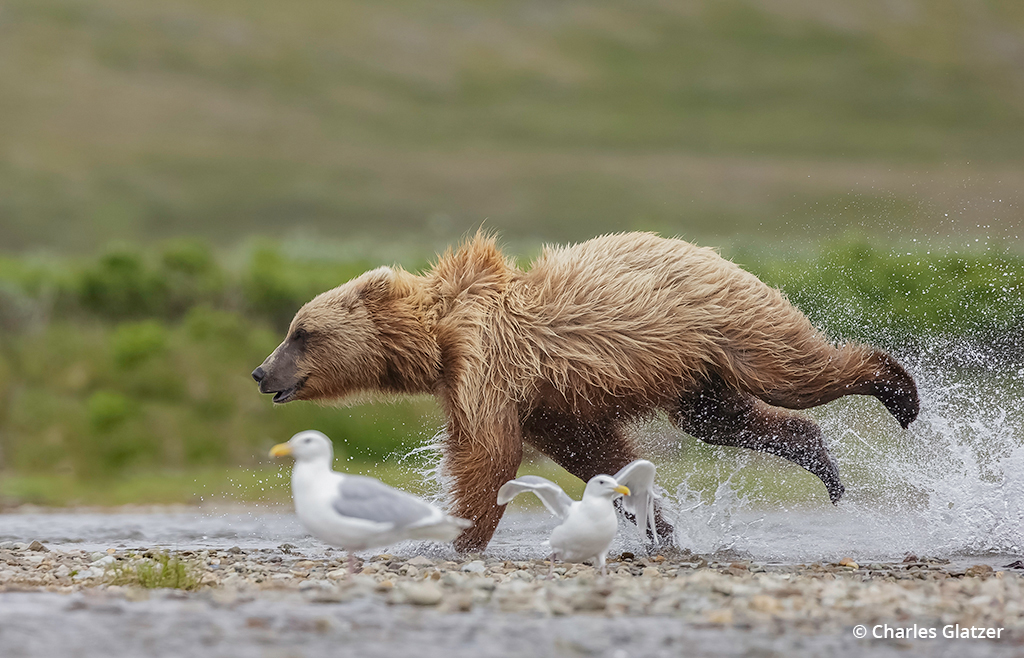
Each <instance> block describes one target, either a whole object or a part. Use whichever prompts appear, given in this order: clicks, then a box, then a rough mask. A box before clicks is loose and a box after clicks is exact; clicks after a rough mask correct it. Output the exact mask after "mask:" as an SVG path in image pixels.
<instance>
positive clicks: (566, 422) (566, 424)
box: [523, 408, 675, 543]
mask: <svg viewBox="0 0 1024 658" xmlns="http://www.w3.org/2000/svg"><path fill="white" fill-rule="evenodd" d="M523 438H524V439H525V440H526V441H528V442H529V443H530V445H532V446H534V447H535V448H537V449H538V450H540V451H541V452H543V453H544V454H545V455H547V456H548V457H550V458H551V459H553V460H555V462H557V463H558V465H559V466H561V467H562V468H564V469H565V470H567V471H569V472H570V473H572V474H573V475H575V476H576V477H578V478H579V479H581V480H583V481H584V482H586V481H588V480H589V479H590V478H592V477H594V476H595V475H614V474H615V473H618V472H619V470H620V469H622V467H623V466H625V465H626V464H628V463H629V462H631V461H633V460H634V459H639V458H640V454H639V452H638V451H637V449H636V447H635V446H634V445H633V443H632V442H631V441H630V440H629V437H628V436H626V433H625V432H624V431H623V427H622V422H621V421H620V420H619V419H616V418H609V419H591V420H584V419H580V418H577V417H576V416H573V415H571V414H567V413H564V412H561V411H553V410H551V409H544V408H541V409H538V410H536V411H534V412H533V413H532V414H530V416H529V417H528V418H527V419H526V421H525V422H524V423H523ZM627 518H628V519H629V520H630V521H632V522H633V523H636V519H635V518H634V517H633V515H632V514H629V515H627ZM654 523H655V526H656V527H657V529H658V535H659V536H660V537H662V538H663V541H664V542H666V543H672V542H673V541H674V538H675V529H674V528H673V527H672V525H671V524H670V523H669V522H668V521H666V520H665V518H664V517H663V516H662V514H661V504H660V503H659V502H657V501H656V502H655V507H654ZM645 532H646V533H647V536H648V538H649V539H651V541H653V540H654V535H653V534H652V533H651V532H650V530H649V529H645Z"/></svg>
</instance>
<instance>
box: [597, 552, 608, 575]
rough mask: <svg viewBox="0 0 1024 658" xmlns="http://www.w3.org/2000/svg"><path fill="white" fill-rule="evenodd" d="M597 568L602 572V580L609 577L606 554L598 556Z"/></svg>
mask: <svg viewBox="0 0 1024 658" xmlns="http://www.w3.org/2000/svg"><path fill="white" fill-rule="evenodd" d="M597 566H598V568H599V569H600V570H601V577H602V578H607V577H608V565H607V563H605V560H604V553H598V554H597Z"/></svg>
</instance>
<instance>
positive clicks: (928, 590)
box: [0, 542, 1024, 656]
mask: <svg viewBox="0 0 1024 658" xmlns="http://www.w3.org/2000/svg"><path fill="white" fill-rule="evenodd" d="M334 555H336V557H333V556H332V557H327V558H325V557H323V556H321V557H319V558H310V557H307V556H304V555H301V554H299V552H298V551H297V550H296V549H295V547H293V546H290V545H287V544H285V545H282V546H279V547H277V548H276V549H258V550H251V549H250V550H245V549H241V548H238V547H232V548H230V549H227V550H199V551H187V550H186V551H177V552H171V553H169V554H168V553H163V552H158V551H150V550H147V549H146V548H137V549H123V548H122V549H113V548H111V549H108V550H107V551H100V552H91V553H88V552H85V551H79V550H73V549H70V550H69V549H67V548H66V547H62V549H61V550H57V549H50V548H48V547H46V546H45V545H43V544H41V543H39V542H33V543H32V544H25V543H14V542H5V543H0V606H2V605H3V604H7V605H12V606H15V609H17V607H18V606H17V605H16V604H15V603H14V602H15V601H16V598H14V597H17V596H30V595H27V594H14V593H16V592H17V593H24V592H29V593H33V594H35V595H38V594H40V593H44V592H46V593H54V594H63V595H65V596H62V597H54V595H53V594H51V595H49V596H51V597H53V598H52V600H53V601H62V602H61V603H59V604H57V603H54V604H52V605H51V607H53V606H56V605H59V606H60V608H59V609H60V610H62V611H74V610H76V609H83V610H88V609H90V606H96V605H101V606H110V605H115V606H118V607H119V608H120V609H122V610H128V611H131V610H133V606H135V607H136V608H134V609H136V611H137V612H141V611H144V610H146V609H147V608H146V607H145V606H147V605H149V606H153V605H160V602H161V601H178V602H187V603H190V604H197V605H201V606H207V607H209V608H210V610H235V611H236V612H237V613H238V614H240V615H242V617H244V620H243V619H241V618H240V619H239V620H238V621H239V623H240V624H244V625H245V626H244V627H245V628H249V629H250V630H253V632H257V631H258V632H263V631H266V630H267V629H268V628H273V627H275V625H276V624H281V623H284V622H283V621H282V619H283V617H282V618H277V617H275V613H274V612H273V611H275V610H276V611H277V613H276V614H277V615H278V617H279V616H280V615H283V614H284V613H285V611H291V614H296V613H295V612H294V611H296V610H307V611H313V612H309V613H308V616H309V619H310V620H311V621H310V620H307V621H308V624H306V626H303V628H306V630H307V631H309V633H312V634H313V635H317V634H318V633H321V634H322V633H328V632H329V631H330V630H331V629H334V630H337V628H336V627H337V625H338V623H339V622H338V621H337V620H339V619H342V620H344V619H349V618H351V616H352V615H356V617H358V615H359V614H360V613H359V612H358V611H360V610H363V611H365V610H370V609H372V610H376V611H378V612H377V613H376V614H377V615H378V616H379V615H381V614H383V615H388V616H391V617H393V618H395V619H403V618H405V617H408V616H409V615H420V616H419V617H416V618H417V619H421V618H422V614H424V613H427V614H429V615H433V617H434V618H436V619H439V620H446V621H445V622H444V623H445V624H455V625H456V626H460V625H461V626H467V625H469V626H473V625H474V624H477V623H478V622H480V620H481V619H483V618H486V619H487V622H486V624H485V625H486V626H487V627H488V628H490V630H491V631H495V629H494V628H491V627H492V626H494V625H495V624H498V625H500V626H501V628H503V629H506V631H507V624H508V623H510V622H509V620H510V619H513V618H516V619H519V618H522V619H530V620H534V621H536V620H545V619H547V620H553V622H552V623H558V620H560V619H561V620H575V621H574V622H573V624H574V628H577V629H578V628H585V627H588V625H590V624H593V623H594V622H595V620H604V623H602V624H599V625H598V626H599V627H600V628H603V629H605V631H607V629H608V628H609V627H608V625H607V623H606V622H607V621H608V620H609V619H616V620H618V622H616V623H620V622H622V621H624V620H634V621H635V622H636V623H641V624H642V625H647V624H650V623H655V626H656V627H659V628H661V629H662V634H664V633H665V632H670V634H671V633H675V634H676V635H678V637H676V636H675V635H673V637H676V640H678V641H684V642H685V641H689V640H686V637H688V636H689V635H694V634H696V635H694V637H697V636H701V634H702V633H704V634H705V635H707V633H706V632H712V633H711V635H708V637H717V638H718V639H717V640H716V642H717V644H715V645H714V646H717V647H720V648H722V649H723V650H725V653H723V654H721V655H729V653H730V651H728V650H727V647H728V646H731V644H735V642H736V641H738V640H736V637H738V636H736V637H734V635H735V633H731V634H728V637H729V638H731V639H727V634H725V633H723V632H722V631H738V632H740V635H741V636H744V637H747V638H748V640H749V639H750V638H756V637H763V638H765V641H766V642H768V643H769V645H770V646H774V645H772V643H773V642H774V643H777V642H778V638H779V636H780V634H781V635H784V636H785V637H786V638H788V640H787V641H788V642H792V641H796V640H799V639H800V638H803V640H801V641H804V642H807V641H811V642H812V644H813V645H814V646H818V648H819V649H822V650H824V647H825V646H826V645H827V644H828V642H829V641H832V640H829V638H834V639H835V641H839V642H842V643H843V644H842V646H845V647H847V648H848V649H849V650H851V651H852V650H854V649H856V647H857V646H860V645H857V644H850V643H852V642H861V643H865V642H867V643H872V642H873V643H874V644H873V645H872V646H874V647H875V648H876V649H880V648H882V647H889V648H893V649H894V650H895V649H899V648H900V647H901V646H902V645H900V643H901V642H906V643H909V644H908V646H913V647H917V648H916V649H915V651H924V650H926V649H927V647H928V646H930V647H931V648H932V649H934V650H935V651H928V653H936V651H938V652H939V653H941V652H942V651H940V650H941V649H942V647H949V646H950V642H952V643H953V644H958V643H960V644H961V653H962V651H963V650H964V649H963V648H964V647H967V649H966V650H967V651H968V652H969V653H970V654H971V655H1003V654H1002V652H1003V651H1007V652H1008V653H1006V654H1005V655H1011V654H1012V653H1013V652H1015V651H1020V650H1021V649H1022V645H1024V615H1022V612H1024V577H1022V576H1024V572H1021V571H1019V570H1017V569H1014V568H1005V569H993V568H992V567H991V566H989V565H984V564H978V565H967V566H963V565H953V564H951V563H949V562H948V561H945V560H928V559H917V558H915V557H913V556H911V557H908V559H907V560H906V561H905V562H902V563H885V564H882V563H871V564H857V563H855V562H854V561H853V560H850V559H844V560H841V561H840V562H839V563H834V564H820V563H814V564H800V565H764V564H756V563H751V562H748V561H738V562H729V561H715V560H711V561H709V560H708V559H706V558H705V557H701V556H697V555H692V554H688V553H685V552H684V553H675V554H665V555H654V556H633V555H631V554H629V553H624V554H622V555H621V556H616V557H615V558H614V559H613V561H611V562H610V564H609V575H608V576H607V577H605V578H602V577H600V575H599V574H598V573H597V572H596V571H595V570H594V569H593V568H592V567H590V566H587V565H581V564H565V565H557V567H556V569H555V576H554V578H553V579H552V580H547V579H546V575H547V572H548V564H547V563H546V562H545V561H542V560H532V561H526V562H514V561H508V560H502V559H494V558H490V557H488V556H487V555H486V554H484V555H469V556H464V557H462V558H460V559H459V561H450V560H443V559H437V558H430V557H425V556H422V555H420V556H413V557H409V556H402V557H399V556H393V555H377V556H374V557H372V558H369V559H366V560H360V564H359V566H358V569H357V573H356V574H355V575H349V573H348V572H347V570H346V566H345V561H344V560H345V557H344V555H343V554H341V553H336V554H334ZM161 556H163V557H164V558H165V559H166V558H167V557H168V556H170V557H171V558H172V559H177V560H180V561H181V562H182V563H183V564H185V565H187V568H188V571H189V573H190V574H191V575H192V576H193V577H194V579H193V582H192V583H191V585H192V586H193V587H194V589H192V590H191V591H187V592H186V591H179V590H152V589H146V588H144V587H140V586H138V585H132V584H127V585H116V584H112V583H113V582H114V581H115V580H114V578H115V576H117V575H118V574H121V575H123V574H125V573H129V574H130V573H134V569H136V568H137V567H138V566H140V565H147V564H148V565H152V564H153V558H158V557H161ZM1018 566H1021V565H1018ZM25 600H29V599H25ZM39 600H46V601H49V600H51V599H50V598H44V599H39ZM275 602H276V603H275ZM281 602H284V603H281ZM285 604H286V605H285ZM254 607H255V608H258V609H260V610H261V611H262V612H259V613H254V612H252V609H253V608H254ZM245 610H249V611H248V612H244V611H245ZM316 610H321V611H332V612H331V613H330V616H328V617H323V616H322V613H316V612H315V611H316ZM346 610H348V611H349V612H348V613H346V612H345V611H346ZM427 611H429V613H428V612H427ZM23 614H24V612H23ZM160 614H161V615H166V614H167V611H166V610H164V611H163V612H161V613H160ZM211 614H212V613H211ZM318 614H321V616H317V615H318ZM261 615H262V616H261ZM321 618H323V619H327V620H328V621H324V622H318V621H316V620H317V619H321ZM460 619H461V621H460ZM261 620H263V621H261ZM652 620H655V621H654V622H652ZM657 620H661V621H660V622H659V621H657ZM27 623H28V626H31V620H27ZM303 623H306V622H303ZM346 623H348V622H346ZM437 623H439V624H440V623H441V622H437ZM531 623H533V622H531ZM318 624H320V626H322V628H321V627H320V626H318ZM658 624H660V626H658ZM399 625H400V626H401V624H399ZM442 625H443V624H442ZM857 625H863V626H864V627H865V628H866V629H868V633H869V634H871V633H878V632H881V633H883V634H884V633H886V632H889V633H890V635H891V636H890V637H888V638H882V639H873V638H872V637H868V638H867V639H864V640H857V639H855V638H854V637H853V635H852V634H851V632H852V631H853V629H854V627H856V626H857ZM879 625H881V629H880V630H877V627H879ZM300 626H301V624H300ZM406 626H407V624H406ZM415 627H416V626H415V624H414V625H413V626H412V627H408V628H406V627H405V626H403V628H405V631H408V632H412V631H413V630H414V629H415ZM886 627H887V628H889V629H892V630H891V631H886ZM946 627H952V629H955V630H952V629H951V630H949V631H944V629H945V628H946ZM972 628H976V629H986V630H983V631H974V633H975V635H974V637H968V639H962V640H949V639H948V638H947V640H946V641H945V644H942V643H943V641H944V640H943V633H944V632H955V633H962V631H961V630H960V629H972ZM669 629H674V630H671V631H669ZM919 629H933V630H934V632H935V633H936V634H937V636H938V637H937V638H929V637H927V636H926V637H924V638H920V633H921V632H922V631H921V630H919ZM987 629H1002V630H999V631H992V632H993V633H995V632H998V638H994V637H991V634H990V635H989V636H987V637H986V636H985V633H986V632H987ZM22 630H23V631H24V629H22ZM506 631H502V632H506ZM713 631H717V634H716V633H715V632H713ZM495 632H496V631H495ZM971 632H972V631H968V633H971ZM978 632H980V633H981V637H978V635H977V633H978ZM352 633H353V632H352V629H351V628H350V629H349V633H348V635H347V636H346V637H347V638H348V640H353V641H354V640H355V639H356V637H355V636H353V634H352ZM680 633H682V635H679V634H680ZM257 634H259V633H257ZM688 634H689V635H688ZM910 634H913V635H914V637H908V635H910ZM58 635H59V633H58ZM356 635H358V634H356ZM549 635H550V634H549ZM599 635H600V634H598V635H592V634H590V635H586V637H584V638H583V639H581V640H580V641H581V642H582V641H583V640H585V639H587V638H591V639H594V638H597V637H599ZM11 637H12V631H11V627H8V629H7V631H6V633H5V632H4V630H3V628H2V627H0V647H6V648H7V649H13V648H18V647H19V646H21V649H22V651H23V653H21V654H18V653H16V652H11V653H7V652H5V655H41V654H33V652H32V651H31V650H30V649H26V648H25V647H29V646H30V644H24V643H23V644H22V645H17V644H16V643H15V644H12V642H14V640H12V639H11ZM644 637H647V638H654V637H660V636H659V635H658V633H654V634H653V635H651V634H650V633H648V634H647V635H645V636H644ZM772 638H774V639H772ZM844 638H845V639H844ZM534 639H536V638H534ZM548 639H551V638H548ZM520 640H521V641H526V640H525V639H522V638H520ZM388 641H391V640H388ZM496 641H499V640H496ZM552 641H554V640H553V639H552ZM595 641H596V640H595ZM659 641H667V640H666V638H664V637H663V638H662V639H661V640H659ZM694 641H696V640H694ZM574 642H575V640H574ZM635 642H636V639H634V640H630V641H629V642H627V643H626V644H625V645H623V646H619V649H622V650H625V651H627V653H626V654H621V655H640V654H638V653H635V651H636V650H637V649H638V648H639V645H636V646H634V644H635ZM821 642H825V643H826V644H825V645H820V643H821ZM928 642H931V644H930V645H929V644H927V643H928ZM815 643H818V644H815ZM922 643H924V644H922ZM964 643H966V644H964ZM442 644H443V643H442ZM584 644H586V642H584ZM620 644H621V643H620ZM641 644H642V643H641ZM670 644H671V642H670ZM627 645H628V646H627ZM819 645H820V646H819ZM373 646H375V645H373ZM382 646H383V645H382ZM437 646H441V645H437ZM552 646H554V645H552ZM581 646H582V645H581ZM666 646H667V645H666ZM770 646H768V648H770ZM615 647H616V644H615V641H614V640H613V639H607V638H606V643H605V644H604V645H601V646H599V647H598V648H593V647H592V649H593V650H590V649H587V650H582V649H581V650H580V651H575V650H573V651H570V652H569V653H574V652H575V653H577V654H582V655H605V654H607V655H609V656H611V655H613V654H612V653H607V652H608V651H611V650H612V649H614V648H615ZM630 647H632V649H630ZM922 647H924V648H925V649H922ZM52 648H53V647H47V649H52ZM364 648H366V647H364ZM497 648H500V647H497ZM762 648H765V647H762ZM768 648H765V650H768ZM789 648H790V649H791V648H792V647H789ZM903 648H907V647H903ZM452 649H454V647H452ZM534 649H535V650H536V651H539V652H540V654H544V651H543V650H542V648H537V647H535V648H534ZM655 649H656V647H648V651H646V653H647V654H648V655H658V652H657V651H655ZM677 649H678V647H677ZM747 649H749V647H747ZM747 649H741V648H736V651H737V652H744V651H746V650H747ZM786 650H787V651H788V650H789V649H786ZM772 651H774V649H773V650H772ZM595 652H596V653H595ZM829 652H831V653H836V652H837V655H840V654H843V651H842V650H840V649H837V650H836V651H831V650H829V651H827V652H826V653H829ZM370 653H372V651H371V652H370ZM211 655H234V654H230V652H228V654H223V653H216V654H211ZM301 655H307V654H305V653H303V654H301ZM425 655H433V654H431V653H430V652H427V654H425ZM437 655H441V653H438V654H437ZM445 655H451V651H449V652H448V654H445ZM501 655H505V654H501ZM508 655H515V654H514V653H512V654H508ZM552 655H559V652H555V653H554V654H552ZM614 655H619V654H614ZM851 655H853V654H851Z"/></svg>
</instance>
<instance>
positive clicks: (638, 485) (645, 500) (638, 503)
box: [615, 459, 660, 544]
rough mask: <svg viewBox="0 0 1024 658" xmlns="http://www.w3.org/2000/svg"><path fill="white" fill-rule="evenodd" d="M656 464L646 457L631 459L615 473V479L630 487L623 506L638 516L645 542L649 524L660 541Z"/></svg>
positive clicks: (652, 532) (624, 497)
mask: <svg viewBox="0 0 1024 658" xmlns="http://www.w3.org/2000/svg"><path fill="white" fill-rule="evenodd" d="M655 471H656V468H655V466H654V464H652V463H651V462H649V461H647V460H646V459H637V460H635V461H631V462H629V463H628V464H626V465H625V466H623V467H622V470H620V471H619V472H618V473H616V474H615V481H616V482H618V483H619V484H622V485H625V486H626V487H628V488H629V495H628V496H623V497H622V507H623V509H625V510H626V511H627V512H629V513H631V514H633V515H634V516H635V517H636V528H637V531H639V533H640V541H641V542H645V541H646V539H647V537H646V534H647V528H648V525H649V526H650V529H651V534H653V535H654V543H655V544H657V543H658V530H657V528H655V523H654V499H655V498H660V496H659V495H658V493H657V492H656V491H655V490H654V474H655Z"/></svg>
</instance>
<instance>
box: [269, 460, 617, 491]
mask: <svg viewBox="0 0 1024 658" xmlns="http://www.w3.org/2000/svg"><path fill="white" fill-rule="evenodd" d="M271 454H273V453H271ZM615 491H616V492H617V493H620V494H622V495H623V496H628V495H629V487H624V486H622V485H621V484H620V485H619V486H617V487H615Z"/></svg>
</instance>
